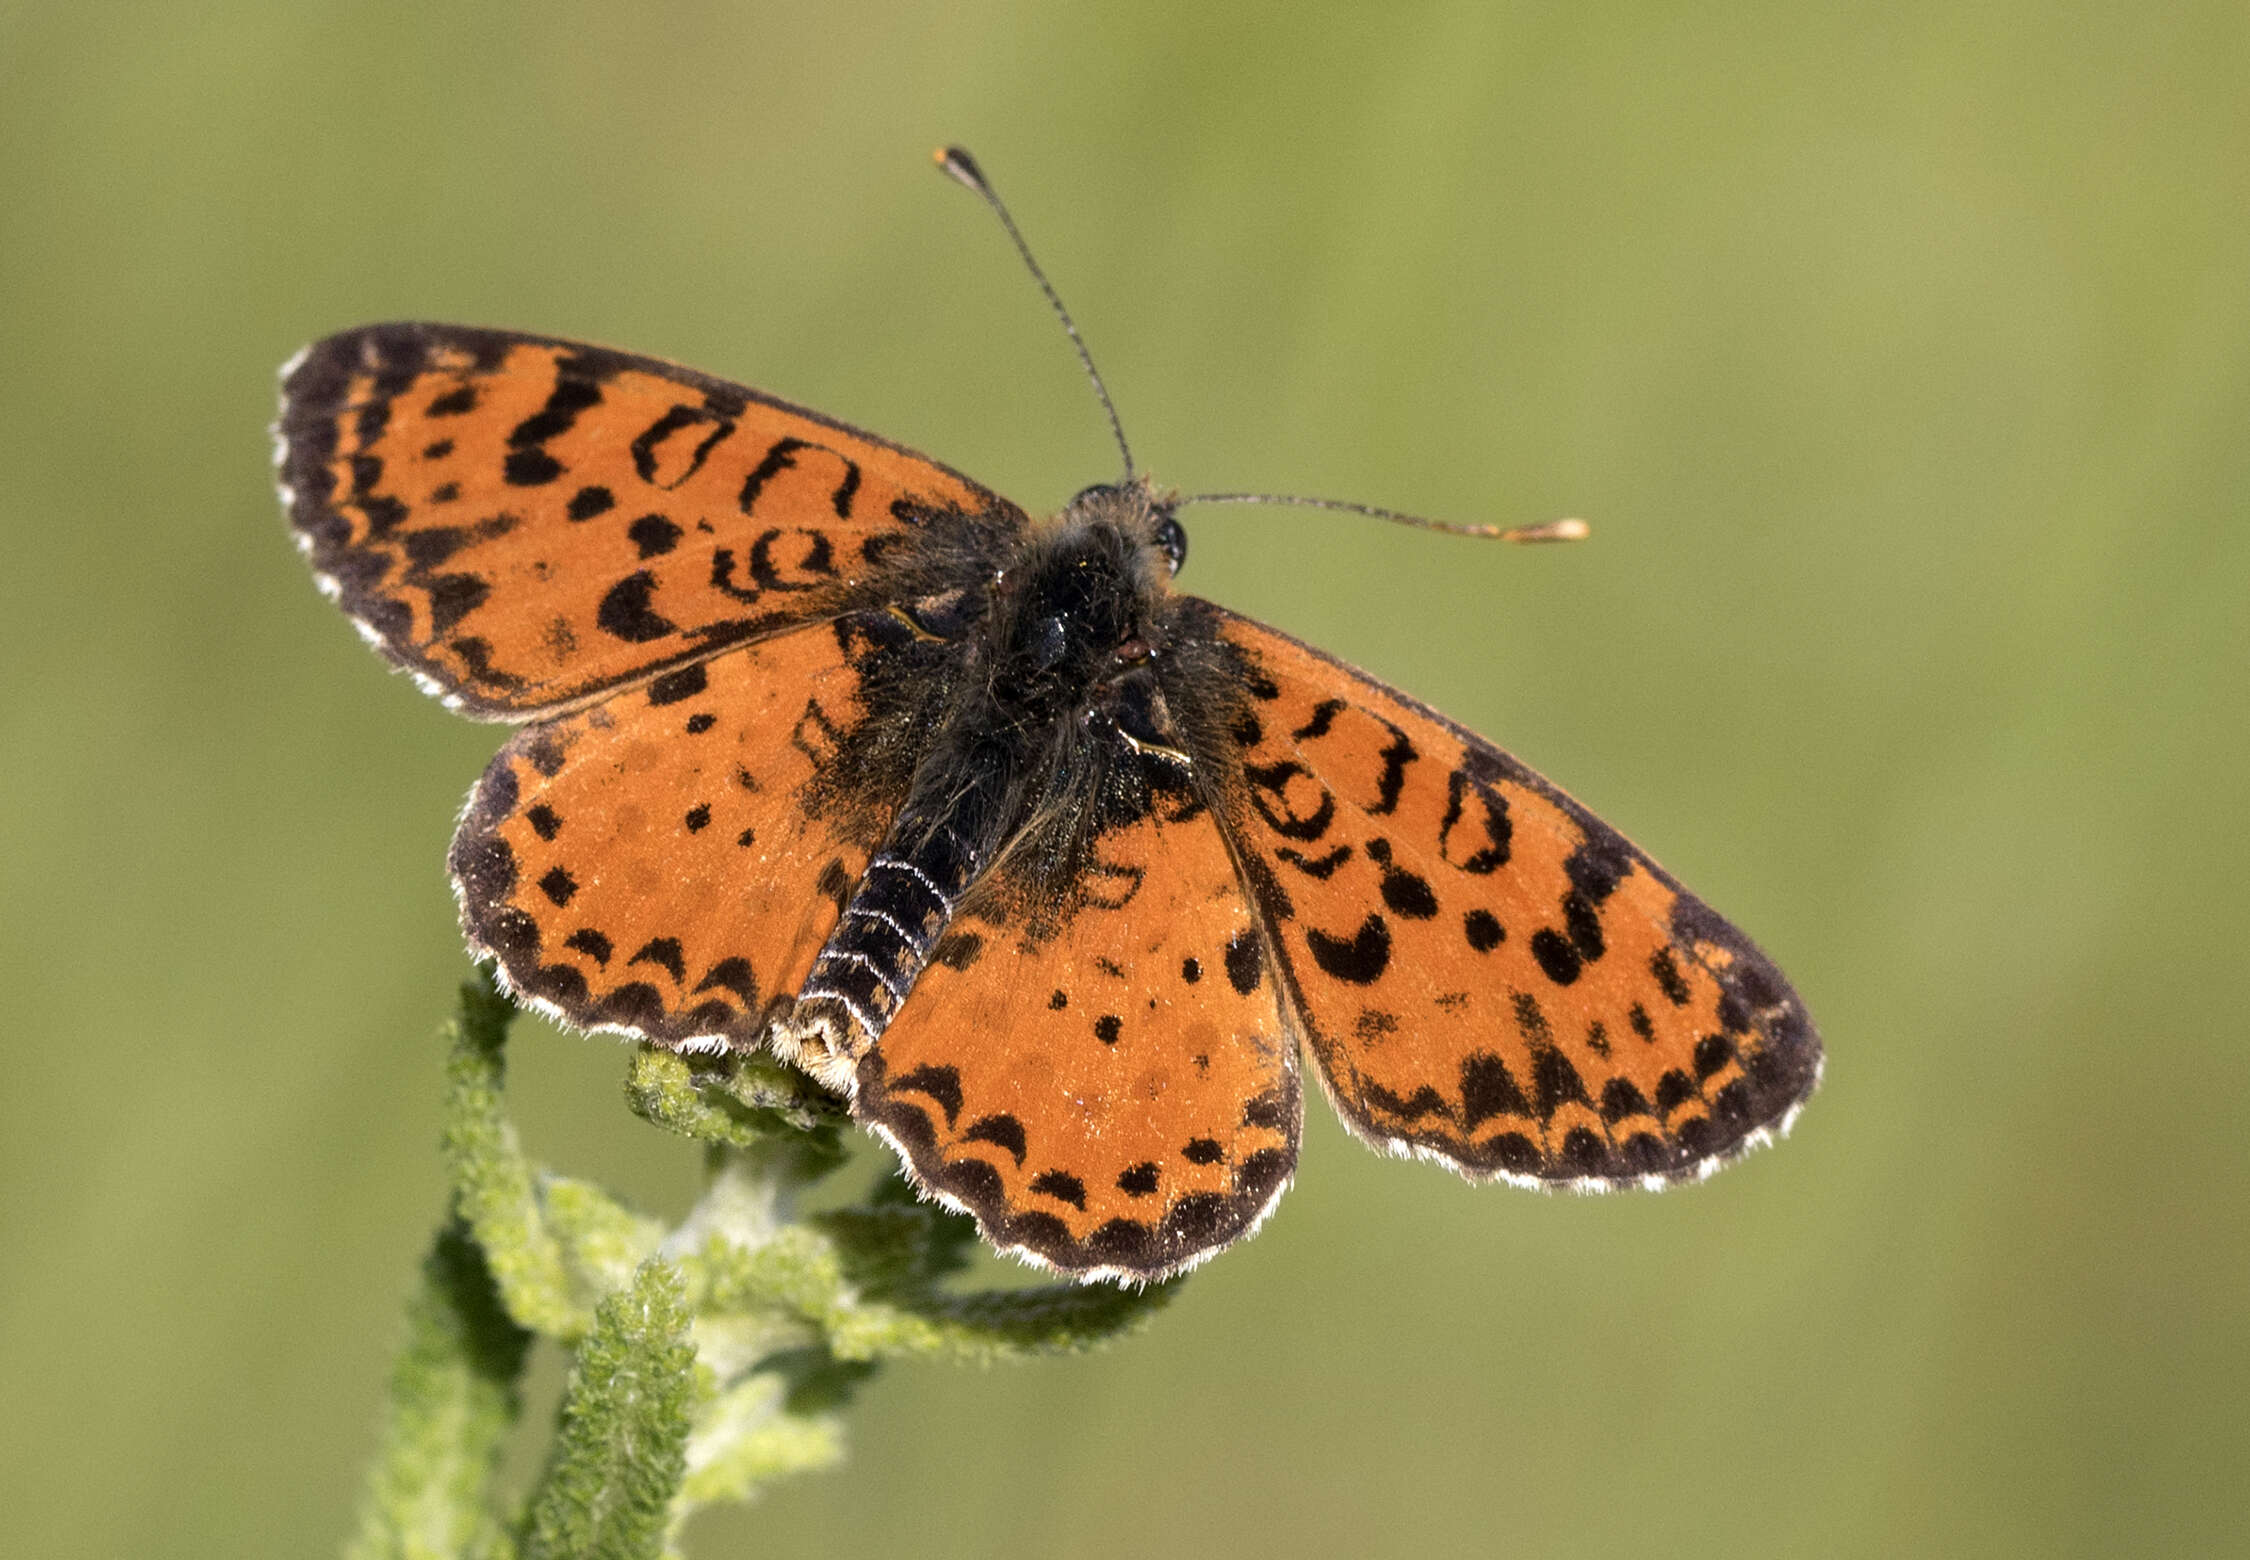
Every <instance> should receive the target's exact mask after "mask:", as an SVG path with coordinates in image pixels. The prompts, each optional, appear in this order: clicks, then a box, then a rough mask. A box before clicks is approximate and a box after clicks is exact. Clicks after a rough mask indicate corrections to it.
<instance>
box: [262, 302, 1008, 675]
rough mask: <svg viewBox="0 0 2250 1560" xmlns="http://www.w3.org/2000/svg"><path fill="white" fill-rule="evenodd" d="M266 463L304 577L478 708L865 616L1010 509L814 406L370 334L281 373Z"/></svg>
mask: <svg viewBox="0 0 2250 1560" xmlns="http://www.w3.org/2000/svg"><path fill="white" fill-rule="evenodd" d="M276 432H277V434H278V438H279V449H278V457H277V458H278V460H279V462H280V465H281V480H282V488H283V493H284V497H285V499H286V501H287V503H288V507H289V514H290V520H291V523H292V524H293V525H294V526H295V528H296V531H297V535H298V539H299V541H300V543H301V544H302V545H303V546H304V548H305V550H306V551H307V553H308V554H309V555H310V556H311V559H312V563H313V567H314V569H315V571H316V572H317V573H318V575H319V576H320V579H321V581H322V584H323V585H324V586H325V587H326V588H328V589H329V590H330V592H331V593H332V594H333V595H335V596H336V598H337V599H338V601H339V603H340V604H341V605H342V606H343V608H344V609H345V610H346V611H347V612H349V613H350V614H351V615H352V616H353V618H354V619H356V620H357V621H358V623H359V624H360V626H361V629H362V630H363V632H365V633H366V634H367V635H368V637H369V638H370V639H372V640H374V641H375V642H376V643H377V644H378V645H379V646H380V647H381V648H382V649H383V651H384V652H385V653H386V654H388V655H389V656H390V657H391V658H392V659H394V660H396V661H397V662H399V663H400V664H401V665H402V666H404V667H406V668H407V669H408V670H410V671H412V672H413V673H415V674H416V675H417V677H419V678H420V679H421V680H422V681H423V682H424V683H425V685H426V686H428V687H430V688H431V689H432V690H433V691H435V692H437V693H439V694H441V695H443V696H444V697H445V698H446V699H447V700H448V701H449V702H451V703H453V704H455V705H457V706H458V707H460V708H462V709H464V710H466V711H468V712H469V713H472V714H478V715H487V716H494V717H497V718H501V719H520V718H522V717H523V716H525V715H527V714H534V713H538V712H541V711H552V710H556V709H562V708H568V707H571V706H574V705H577V704H581V703H583V702H585V701H587V700H588V699H590V698H593V697H598V696H599V695H600V694H601V693H603V692H604V691H606V690H608V689H611V688H614V687H617V686H620V685H622V684H625V683H629V682H633V681H638V680H642V679H645V678H648V677H650V676H653V675H657V674H659V673H661V672H663V671H665V670H667V669H670V668H674V667H678V666H682V665H685V664H687V663H689V662H692V661H695V660H699V659H701V658H703V657H705V656H707V655H711V654H713V653H715V652H716V651H718V650H720V649H723V648H725V647H727V646H729V645H732V644H736V643H741V642H744V641H747V640H750V639H755V638H758V637H760V636H762V635H765V634H768V633H772V632H775V631H777V630H779V629H781V628H784V627H787V626H790V625H792V624H796V623H801V622H805V621H808V620H811V619H814V618H818V617H824V616H830V615H833V614H834V613H835V612H837V611H839V610H841V609H842V608H843V607H845V606H848V605H852V604H855V603H856V604H865V603H864V602H861V601H860V600H859V598H860V597H861V596H862V595H864V593H865V587H866V586H867V584H868V582H869V581H870V580H872V579H875V578H877V577H879V576H881V575H883V574H884V573H886V572H888V571H895V570H896V569H897V568H898V567H899V566H900V564H901V562H902V560H903V559H904V558H906V557H907V556H908V555H909V554H910V553H911V552H912V550H913V548H914V547H915V546H916V545H918V544H920V543H923V542H926V541H928V540H929V538H930V536H931V534H932V533H933V532H947V531H950V532H951V533H953V540H954V542H955V544H956V545H958V543H959V541H960V540H961V539H962V538H964V537H966V536H967V535H969V534H970V533H973V532H975V531H977V530H978V528H980V527H981V528H983V529H985V530H987V531H993V530H997V531H998V532H1002V533H1008V534H1013V532H1014V531H1015V530H1016V529H1017V528H1019V527H1020V526H1021V525H1022V524H1023V516H1022V514H1021V512H1020V511H1018V510H1017V509H1016V508H1015V506H1014V505H1012V504H1009V503H1008V502H1007V501H1006V500H1005V499H1002V498H999V497H998V496H996V495H995V494H993V493H991V492H989V491H988V490H986V489H985V488H983V487H981V486H979V485H978V484H976V483H975V482H972V481H970V480H969V479H968V478H966V477H963V476H961V475H960V474H959V473H957V472H954V471H951V470H949V469H947V468H946V467H944V466H941V465H939V464H938V463H936V462H935V461H932V460H929V459H927V458H925V457H923V456H920V455H917V454H914V453H913V452H911V451H909V450H905V449H901V448H900V447H898V446H897V445H894V444H890V443H888V442H886V441H884V440H881V439H878V438H876V437H874V436H873V435H870V434H866V433H861V432H859V431H857V430H855V429H852V428H849V427H846V426H845V425H843V424H841V423H837V422H833V421H831V420H829V419H827V418H825V417H822V416H820V415H819V414H817V413H814V412H809V411H805V410H803V409H802V408H799V407H795V406H791V405H789V404H788V403H786V402H783V401H778V400H775V399H773V398H771V397H769V396H765V395H761V394H760V393H758V392H757V391H754V390H748V389H745V388H743V387H742V386H739V385H734V384H729V383H728V382H726V381H725V380H721V379H714V378H711V377H709V376H707V375H704V374H699V373H696V372H694V371H692V370H690V369H685V368H680V367H677V366H676V365H673V364H670V363H664V362H660V361H658V360H656V359H653V358H645V357H636V356H632V355H630V354H627V353H622V352H613V351H610V350H608V349H606V348H601V347H591V346H585V345H582V344H578V343H573V342H568V341H557V340H551V339H548V338H545V337H539V336H524V335H517V334H514V333H511V332H507V331H492V330H475V329H468V328H464V327H459V326H448V325H429V324H398V325H374V326H368V327H365V328H363V329H360V330H354V331H346V332H345V333H343V334H341V335H337V336H331V337H329V338H327V339H326V340H324V341H321V342H318V343H316V344H315V345H313V346H312V347H310V348H307V349H306V351H305V352H304V353H303V354H302V355H300V357H299V358H297V359H296V360H295V361H293V362H292V363H291V364H290V366H289V367H288V368H287V369H286V370H285V371H284V376H283V383H282V409H281V418H280V422H279V424H278V426H277V429H276Z"/></svg>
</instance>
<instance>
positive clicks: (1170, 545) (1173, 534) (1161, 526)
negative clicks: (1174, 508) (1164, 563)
mask: <svg viewBox="0 0 2250 1560" xmlns="http://www.w3.org/2000/svg"><path fill="white" fill-rule="evenodd" d="M1156 545H1157V546H1159V547H1161V548H1163V549H1164V556H1165V558H1166V559H1167V560H1168V561H1169V562H1170V563H1171V565H1172V572H1173V573H1174V574H1177V573H1179V572H1180V565H1181V564H1183V563H1185V562H1187V532H1186V531H1184V530H1182V529H1180V522H1179V521H1177V520H1175V519H1173V518H1172V517H1171V516H1170V515H1166V516H1165V517H1164V518H1163V519H1161V520H1159V521H1157V522H1156Z"/></svg>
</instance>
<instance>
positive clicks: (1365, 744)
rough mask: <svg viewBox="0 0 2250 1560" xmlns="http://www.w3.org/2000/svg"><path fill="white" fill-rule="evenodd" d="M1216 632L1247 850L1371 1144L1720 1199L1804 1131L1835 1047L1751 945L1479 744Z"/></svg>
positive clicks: (1265, 647) (1588, 1182)
mask: <svg viewBox="0 0 2250 1560" xmlns="http://www.w3.org/2000/svg"><path fill="white" fill-rule="evenodd" d="M1221 622H1222V625H1223V626H1222V627H1221V628H1220V630H1219V632H1220V634H1221V637H1222V638H1223V639H1224V640H1225V642H1226V643H1227V644H1229V645H1231V646H1232V647H1233V649H1234V651H1235V652H1236V655H1237V657H1238V664H1239V666H1240V669H1241V676H1242V680H1243V684H1244V688H1245V692H1246V694H1247V697H1246V698H1245V700H1244V703H1243V712H1244V713H1243V714H1242V715H1241V716H1240V717H1239V718H1238V721H1237V727H1236V737H1237V740H1238V741H1239V743H1240V753H1241V772H1240V785H1239V787H1238V791H1237V795H1236V798H1235V800H1234V802H1233V804H1232V805H1231V806H1230V807H1229V808H1228V809H1227V811H1228V822H1229V828H1230V832H1231V834H1232V836H1233V838H1234V840H1235V842H1236V846H1237V849H1238V850H1239V851H1241V853H1242V854H1243V857H1244V862H1245V873H1246V877H1247V880H1248V881H1249V883H1250V885H1251V888H1252V890H1253V893H1254V895H1255V897H1256V898H1257V899H1258V901H1259V904H1260V909H1261V911H1262V912H1263V913H1264V915H1265V917H1266V920H1267V923H1268V929H1269V933H1270V937H1271V940H1272V944H1273V946H1274V948H1275V951H1276V954H1277V957H1278V958H1279V961H1280V963H1281V965H1282V968H1283V976H1284V980H1285V981H1286V984H1287V988H1288V994H1289V996H1290V999H1291V1000H1292V1002H1293V1003H1294V1005H1295V1009H1296V1017H1297V1020H1298V1022H1299V1024H1300V1026H1301V1028H1302V1030H1303V1033H1304V1036H1305V1040H1306V1044H1307V1046H1308V1048H1309V1049H1310V1050H1311V1052H1312V1054H1313V1057H1314V1060H1315V1062H1316V1063H1317V1065H1318V1067H1319V1069H1320V1072H1321V1074H1322V1076H1323V1079H1324V1080H1325V1082H1326V1084H1327V1086H1328V1090H1329V1093H1330V1095H1331V1097H1332V1098H1333V1100H1334V1101H1335V1104H1336V1106H1337V1108H1338V1110H1339V1111H1340V1112H1341V1114H1342V1115H1343V1116H1344V1118H1345V1120H1346V1121H1347V1122H1348V1123H1349V1124H1350V1125H1351V1126H1352V1127H1353V1129H1354V1130H1355V1131H1357V1132H1358V1133H1359V1134H1360V1135H1362V1136H1363V1137H1366V1138H1368V1139H1370V1140H1371V1141H1373V1142H1375V1143H1377V1144H1378V1145H1381V1146H1384V1147H1388V1148H1391V1149H1394V1150H1397V1151H1411V1152H1417V1153H1421V1154H1424V1155H1427V1156H1430V1157H1435V1158H1438V1159H1441V1160H1444V1161H1446V1162H1448V1163H1450V1164H1451V1165H1453V1166H1454V1167H1455V1168H1456V1169H1458V1170H1460V1171H1462V1172H1463V1173H1465V1174H1469V1175H1472V1176H1477V1177H1488V1176H1502V1177H1506V1178H1509V1179H1512V1180H1523V1181H1531V1182H1543V1183H1553V1182H1568V1183H1576V1184H1578V1185H1581V1186H1598V1185H1603V1184H1614V1183H1619V1182H1625V1181H1632V1180H1642V1181H1647V1182H1650V1183H1652V1184H1653V1183H1655V1182H1660V1181H1664V1180H1672V1179H1678V1178H1681V1177H1685V1176H1693V1175H1697V1174H1701V1173H1706V1172H1707V1171H1708V1170H1709V1169H1711V1168H1714V1167H1716V1165H1717V1164H1719V1163H1720V1162H1722V1161H1723V1160H1724V1159H1725V1158H1727V1157H1729V1156H1731V1155H1732V1154H1733V1153H1736V1152H1739V1151H1740V1150H1741V1149H1742V1148H1744V1147H1746V1146H1748V1145H1749V1144H1751V1143H1753V1142H1755V1141H1758V1140H1760V1139H1761V1138H1762V1136H1763V1135H1764V1134H1766V1133H1767V1132H1768V1131H1769V1129H1774V1128H1776V1127H1777V1126H1782V1125H1786V1121H1787V1118H1788V1117H1789V1116H1790V1114H1791V1113H1792V1112H1793V1111H1794V1109H1795V1107H1796V1106H1797V1105H1798V1104H1799V1103H1801V1102H1802V1100H1803V1099H1804V1097H1805V1096H1806V1095H1807V1094H1808V1093H1809V1092H1810V1091H1811V1089H1812V1086H1813V1084H1814V1082H1815V1081H1816V1080H1817V1078H1818V1075H1819V1069H1820V1043H1819V1040H1818V1037H1817V1036H1816V1035H1815V1034H1814V1031H1813V1028H1812V1025H1811V1023H1810V1021H1809V1019H1808V1018H1807V1017H1806V1014H1805V1010H1804V1007H1803V1004H1802V1003H1801V1002H1800V1001H1799V999H1798V997H1797V995H1796V993H1795V992H1794V991H1792V990H1791V989H1790V986H1789V984H1788V982H1787V981H1786V980H1785V979H1784V978H1783V976H1782V975H1781V973H1780V971H1779V970H1777V969H1775V968H1774V966H1773V964H1772V963H1771V962H1770V961H1768V960H1767V958H1766V957H1765V955H1764V954H1762V953H1761V952H1759V951H1758V949H1757V948H1756V947H1755V946H1754V945H1753V944H1752V943H1751V942H1750V941H1749V939H1748V938H1746V937H1744V936H1743V935H1742V934H1741V933H1740V932H1738V931H1736V930H1735V929H1734V928H1733V927H1732V926H1730V925H1728V924H1727V923H1726V922H1725V921H1724V920H1722V919H1720V918H1719V917H1718V916H1717V915H1716V914H1715V913H1713V912H1712V911H1711V910H1710V909H1709V908H1708V907H1707V906H1705V905H1704V904H1703V903H1702V902H1701V901H1699V900H1697V899H1696V898H1694V897H1693V896H1692V895H1690V894H1689V893H1687V892H1686V890H1684V889H1682V888H1681V887H1680V886H1679V884H1677V883H1676V882H1674V881H1673V880H1672V879H1671V878H1670V877H1669V876H1667V875H1666V874H1665V873H1664V871H1663V870H1662V869H1661V868H1659V867H1658V866H1656V864H1655V863H1654V862H1652V861H1650V860H1649V858H1648V857H1647V856H1645V855H1643V854H1642V853H1641V852H1640V851H1639V850H1638V849H1636V848H1635V847H1634V846H1633V845H1632V844H1631V843H1630V842H1628V841H1627V840H1626V839H1624V838H1623V837H1622V836H1621V835H1619V834H1618V833H1617V832H1616V831H1615V830H1613V829H1611V828H1609V827H1608V826H1607V825H1606V824H1604V823H1602V822H1601V820H1599V819H1598V818H1595V817H1594V816H1593V815H1592V814H1591V813H1589V812H1587V811H1586V810H1585V809H1584V808H1582V807H1580V806H1579V805H1578V804H1577V803H1576V802H1574V801H1572V800H1571V799H1570V798H1569V797H1567V796H1565V795H1563V793H1561V792H1560V791H1558V790H1557V789H1555V788H1554V787H1553V786H1551V785H1549V784H1548V783H1547V782H1546V781H1545V780H1543V779H1541V778H1540V777H1539V776H1537V775H1535V774H1533V773H1532V772H1531V771H1530V770H1528V769H1526V768H1524V767H1523V766H1522V765H1521V764H1519V763H1517V762H1516V761H1515V760H1514V759H1512V758H1510V757H1509V756H1508V755H1507V754H1505V753H1503V752H1501V751H1500V750H1499V749H1497V748H1495V747H1493V746H1492V745H1490V744H1489V743H1487V742H1485V741H1483V740H1482V739H1481V738H1478V737H1476V736H1475V735H1473V734H1472V733H1470V732H1468V731H1466V730H1464V729H1462V728H1461V727H1459V726H1456V725H1454V724H1453V723H1452V722H1450V721H1448V720H1446V719H1445V718H1444V717H1443V716H1441V715H1438V714H1436V713H1435V712H1434V711H1431V710H1429V709H1428V708H1426V707H1424V706H1423V705H1421V704H1418V703H1416V702H1415V701H1413V700H1412V699H1409V698H1407V697H1406V696H1404V695H1403V694H1400V693H1398V692H1396V691H1395V690H1392V689H1390V688H1387V687H1385V686H1384V685H1382V684H1381V683H1378V682H1376V681H1375V680H1373V679H1372V678H1369V677H1367V676H1365V675H1364V674H1362V673H1360V672H1357V671H1355V670H1353V669H1352V668H1350V667H1348V666H1345V665H1343V664H1342V663H1341V662H1338V661H1335V660H1333V659H1331V658H1330V657H1328V656H1325V655H1323V654H1321V653H1320V652H1319V651H1316V650H1314V649H1312V648H1310V647H1309V646H1306V645H1303V644H1300V643H1298V642H1297V641H1295V640H1293V639H1290V638H1288V637H1287V636H1286V635H1283V634H1279V633H1277V632H1275V631H1274V630H1272V629H1269V628H1265V627H1263V626H1262V625H1259V624H1257V623H1253V622H1251V621H1249V620H1248V619H1244V618H1240V617H1236V616H1234V615H1233V614H1226V613H1222V614H1221Z"/></svg>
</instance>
